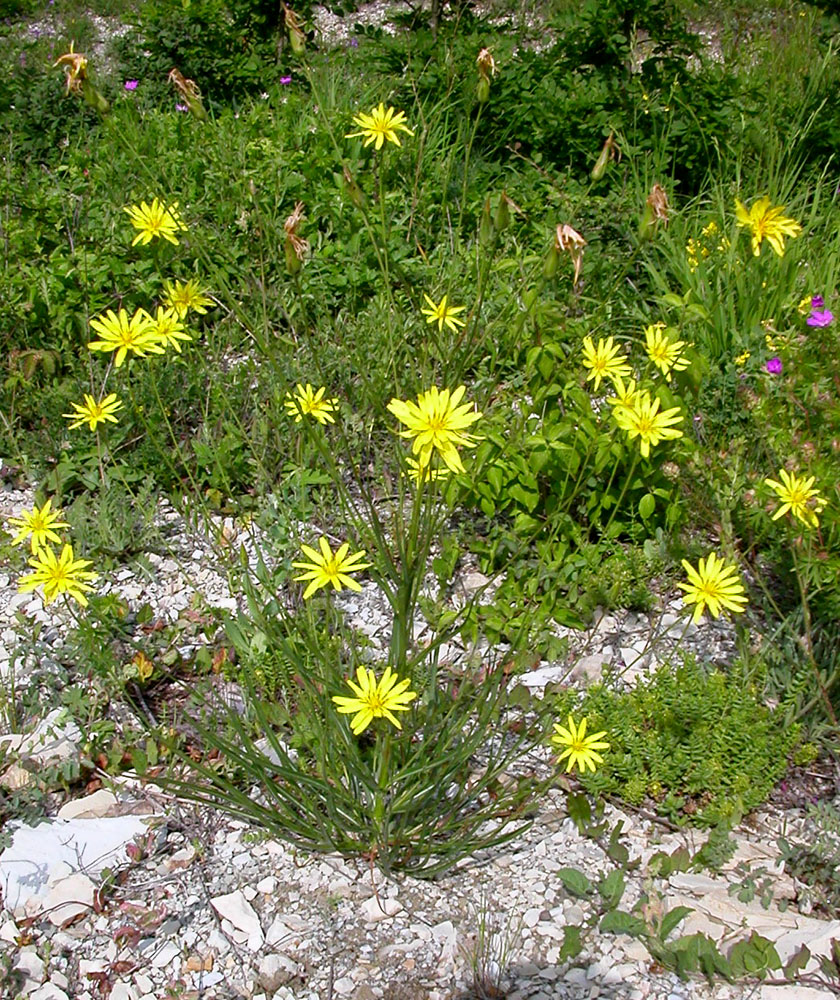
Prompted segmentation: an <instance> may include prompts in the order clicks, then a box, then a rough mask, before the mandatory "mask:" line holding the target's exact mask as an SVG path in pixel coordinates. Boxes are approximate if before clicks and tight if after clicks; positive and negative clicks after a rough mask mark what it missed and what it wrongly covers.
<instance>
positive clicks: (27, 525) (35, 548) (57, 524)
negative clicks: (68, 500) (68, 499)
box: [9, 499, 70, 554]
mask: <svg viewBox="0 0 840 1000" xmlns="http://www.w3.org/2000/svg"><path fill="white" fill-rule="evenodd" d="M51 505H52V500H51V499H48V500H47V501H46V502H45V503H44V506H43V507H41V509H40V510H39V509H38V505H37V504H35V506H34V507H33V508H32V510H27V511H24V512H23V514H21V515H20V517H10V518H9V524H11V525H12V526H13V527H15V528H19V529H20V530H19V531H18V533H17V534H16V535H15V537H14V538H13V539H12V545H19V544H20V543H21V542H24V541H26V539H27V537H28V538H29V545H30V548H31V550H32V552H33V553H34V554H37V553H38V552H39V551H40V549H41V548H42V547H43V546H45V545H46V544H47V542H55V543H56V545H61V537H60V536H59V535H57V534H56V533H55V529H56V528H69V527H70V526H69V525H68V523H67V522H66V521H60V520H59V518H60V517H61V511H60V510H50V507H51Z"/></svg>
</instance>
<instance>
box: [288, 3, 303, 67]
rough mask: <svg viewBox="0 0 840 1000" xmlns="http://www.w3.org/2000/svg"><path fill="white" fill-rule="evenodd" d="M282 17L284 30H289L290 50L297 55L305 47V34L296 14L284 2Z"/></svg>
mask: <svg viewBox="0 0 840 1000" xmlns="http://www.w3.org/2000/svg"><path fill="white" fill-rule="evenodd" d="M283 18H284V20H285V23H286V30H287V31H288V32H289V44H290V45H291V46H292V52H294V53H295V55H298V56H299V55H300V54H301V53H302V52H303V50H304V49H305V48H306V35H305V34H304V33H303V27H302V25H301V23H300V20H299V19H298V16H297V14H295V12H294V11H293V10H291V9H290V8H289V7H287V6H286V4H283Z"/></svg>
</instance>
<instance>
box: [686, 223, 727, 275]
mask: <svg viewBox="0 0 840 1000" xmlns="http://www.w3.org/2000/svg"><path fill="white" fill-rule="evenodd" d="M729 245H730V244H729V239H728V238H727V237H726V236H724V235H723V234H722V233H721V232H720V229H719V228H718V224H717V223H716V222H715V221H714V220H712V221H711V222H710V223H709V224H708V225H707V226H704V227H703V228H702V229H701V230H700V235H699V236H698V237H697V238H694V237H692V238H691V239H689V241H688V243H686V245H685V255H686V257H687V258H688V268H689V270H690V271H691V272H692V274H693V273H694V272H695V271H696V270H697V268H698V267H699V266H700V262H701V261H703V260H706V258H707V257H710V256H711V255H712V254H713V253H726V251H727V250H728V249H729Z"/></svg>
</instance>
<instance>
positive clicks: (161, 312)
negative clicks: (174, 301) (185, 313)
mask: <svg viewBox="0 0 840 1000" xmlns="http://www.w3.org/2000/svg"><path fill="white" fill-rule="evenodd" d="M150 329H151V331H152V334H153V335H154V338H155V340H156V341H157V342H158V344H160V345H163V346H164V347H166V346H168V345H170V344H171V345H172V347H174V348H175V350H176V351H177V352H178V353H179V354H180V353H181V345H180V343H179V341H181V340H187V341H189V340H192V337H191V336H190V335H189V334H188V333H187V331H186V330H185V329H184V324H183V323H182V322H181V320H180V318H179V316H178V313H177V311H176V310H175V309H162V308H161V307H160V306H158V310H157V315H156V316H155V317H154V318H153V320H152V326H151V328H150Z"/></svg>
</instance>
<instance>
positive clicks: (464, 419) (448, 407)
mask: <svg viewBox="0 0 840 1000" xmlns="http://www.w3.org/2000/svg"><path fill="white" fill-rule="evenodd" d="M465 392H466V386H463V385H459V386H458V388H457V389H455V391H454V392H452V393H451V394H450V392H449V390H448V389H444V390H443V391H441V392H439V391H438V388H437V386H434V385H433V386H432V388H431V389H429V390H428V392H421V393H420V394H419V395H418V397H417V402H416V403H414V402H412V401H411V400H402V399H392V400H391V402H390V403H389V404H388V410H389V411H390V412H391V413H393V414H394V416H395V417H396V418H397V420H399V421H400V423H403V424H405V425H406V427H408V430H407V431H400V436H401V437H405V438H414V444H413V446H412V451H413V452H414V454H415V455H416V456H417V461H418V462H419V463H420V465H422V466H426V465H429V463H430V461H431V457H432V452H437V453H438V455H440V457H441V458H442V459H443V461H444V462H445V464H446V466H447V468H449V469H450V470H451V471H452V472H463V471H464V466H463V463H462V462H461V456H460V455H459V454H458V448H459V447H463V448H472V447H473V446H474V445H475V438H474V437H473V435H471V434H467V433H465V429H466V428H467V427H469V426H470V425H471V424H474V423H475V422H476V420H478V419H479V418H480V417H481V414H480V413H478V412H476V411H475V410H474V409H473V408H472V407H471V406H470V405H469V404H468V403H463V404H462V405H460V406H459V405H458V404H459V403H460V402H461V398H462V397H463V395H464V393H465Z"/></svg>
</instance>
